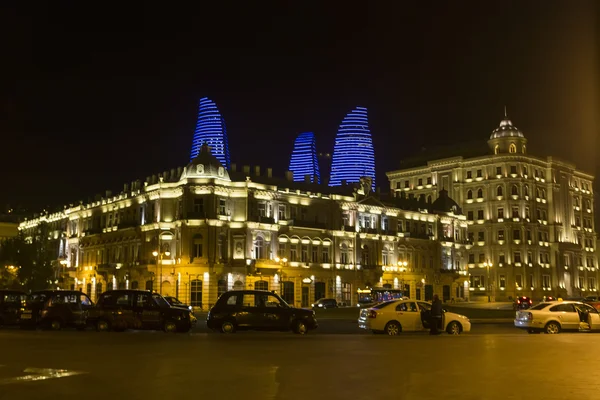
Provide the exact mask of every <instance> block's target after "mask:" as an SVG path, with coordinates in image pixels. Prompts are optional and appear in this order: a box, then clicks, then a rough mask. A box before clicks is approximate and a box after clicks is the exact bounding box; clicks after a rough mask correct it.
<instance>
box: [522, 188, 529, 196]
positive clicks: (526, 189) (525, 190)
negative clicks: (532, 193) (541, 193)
mask: <svg viewBox="0 0 600 400" xmlns="http://www.w3.org/2000/svg"><path fill="white" fill-rule="evenodd" d="M523 192H524V193H525V196H529V186H527V185H525V186H524V187H523Z"/></svg>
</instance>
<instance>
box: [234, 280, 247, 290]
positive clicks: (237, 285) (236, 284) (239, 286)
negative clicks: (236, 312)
mask: <svg viewBox="0 0 600 400" xmlns="http://www.w3.org/2000/svg"><path fill="white" fill-rule="evenodd" d="M233 290H244V282H242V281H235V282H234V283H233Z"/></svg>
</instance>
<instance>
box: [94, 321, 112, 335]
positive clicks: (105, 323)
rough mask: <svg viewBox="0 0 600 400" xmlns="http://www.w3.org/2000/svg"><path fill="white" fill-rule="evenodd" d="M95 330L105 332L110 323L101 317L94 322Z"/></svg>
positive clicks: (108, 328)
mask: <svg viewBox="0 0 600 400" xmlns="http://www.w3.org/2000/svg"><path fill="white" fill-rule="evenodd" d="M96 330H97V331H98V332H107V331H109V330H110V324H109V323H108V321H105V320H103V319H101V320H100V321H98V322H96Z"/></svg>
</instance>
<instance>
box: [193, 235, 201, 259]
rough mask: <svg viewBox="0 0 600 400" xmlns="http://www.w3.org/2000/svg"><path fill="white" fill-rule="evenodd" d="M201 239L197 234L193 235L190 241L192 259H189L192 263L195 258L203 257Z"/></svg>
mask: <svg viewBox="0 0 600 400" xmlns="http://www.w3.org/2000/svg"><path fill="white" fill-rule="evenodd" d="M203 242H204V240H203V238H202V235H200V234H197V235H194V238H193V239H192V257H191V261H193V260H194V259H195V258H201V257H203V250H204V249H203V248H202V245H203Z"/></svg>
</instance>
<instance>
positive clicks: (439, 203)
mask: <svg viewBox="0 0 600 400" xmlns="http://www.w3.org/2000/svg"><path fill="white" fill-rule="evenodd" d="M431 211H433V212H434V213H442V214H443V213H449V212H451V213H453V214H456V215H458V214H462V210H461V208H460V206H459V205H458V203H457V202H456V201H454V200H452V198H451V197H450V196H448V191H447V190H446V189H442V190H440V195H439V197H438V198H437V199H435V201H434V202H433V203H431Z"/></svg>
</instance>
